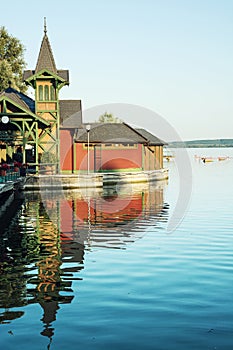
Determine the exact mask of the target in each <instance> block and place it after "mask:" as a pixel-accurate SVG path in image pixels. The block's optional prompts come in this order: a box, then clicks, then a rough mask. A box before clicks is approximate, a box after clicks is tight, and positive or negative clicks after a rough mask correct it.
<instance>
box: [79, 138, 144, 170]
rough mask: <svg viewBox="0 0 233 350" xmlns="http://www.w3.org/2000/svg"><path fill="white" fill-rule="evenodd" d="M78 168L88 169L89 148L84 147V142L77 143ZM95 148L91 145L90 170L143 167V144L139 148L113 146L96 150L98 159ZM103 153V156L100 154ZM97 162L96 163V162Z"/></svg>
mask: <svg viewBox="0 0 233 350" xmlns="http://www.w3.org/2000/svg"><path fill="white" fill-rule="evenodd" d="M75 146H76V155H77V156H76V157H77V158H76V169H77V170H87V149H85V148H84V147H83V144H81V143H77V144H76V145H75ZM94 153H95V152H94V149H93V148H91V147H90V150H89V157H90V163H89V164H90V170H92V171H93V170H94V169H95V167H96V170H97V171H98V169H99V168H100V166H101V168H100V169H103V170H117V169H138V168H139V169H140V168H141V167H142V145H138V146H137V148H125V149H124V148H120V147H119V149H117V147H116V148H112V149H105V148H102V149H101V150H99V149H97V150H96V159H95V155H94ZM100 154H101V158H99V159H98V156H99V155H100ZM95 162H96V164H94V163H95Z"/></svg>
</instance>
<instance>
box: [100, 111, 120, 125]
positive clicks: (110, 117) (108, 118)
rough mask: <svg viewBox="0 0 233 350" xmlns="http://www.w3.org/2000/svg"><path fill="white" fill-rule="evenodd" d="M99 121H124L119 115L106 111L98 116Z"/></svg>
mask: <svg viewBox="0 0 233 350" xmlns="http://www.w3.org/2000/svg"><path fill="white" fill-rule="evenodd" d="M97 122H98V123H122V120H121V119H119V118H118V117H115V116H114V115H113V114H111V113H107V112H105V113H104V114H102V115H100V116H99V118H98V121H97Z"/></svg>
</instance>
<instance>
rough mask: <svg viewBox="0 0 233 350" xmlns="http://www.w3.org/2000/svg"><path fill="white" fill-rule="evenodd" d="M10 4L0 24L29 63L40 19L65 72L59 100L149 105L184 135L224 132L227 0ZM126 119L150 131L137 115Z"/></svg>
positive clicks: (230, 72)
mask: <svg viewBox="0 0 233 350" xmlns="http://www.w3.org/2000/svg"><path fill="white" fill-rule="evenodd" d="M11 7H12V9H13V10H14V11H12V10H9V3H7V2H5V1H4V2H3V3H2V4H1V15H0V16H1V25H2V26H5V27H6V29H7V30H8V32H9V33H10V34H12V35H13V36H16V37H17V38H18V39H19V40H20V41H21V42H22V43H23V44H24V46H25V48H26V51H25V60H26V61H27V63H28V69H34V68H35V65H36V61H37V57H38V52H39V48H40V44H41V40H42V37H43V18H44V17H46V18H47V30H48V37H49V40H50V43H51V46H52V50H53V54H54V57H55V61H56V65H57V68H59V69H69V71H70V86H69V87H64V88H63V90H62V91H61V95H60V97H61V98H64V99H82V103H83V109H88V108H90V107H94V106H96V105H102V104H111V103H127V104H133V105H139V106H141V107H145V108H148V109H150V110H152V111H154V112H156V113H158V114H159V115H160V116H162V117H163V118H165V119H166V121H167V122H168V123H169V124H170V125H171V126H172V127H174V129H175V130H176V131H177V133H178V134H179V135H180V137H181V138H182V139H183V140H188V139H201V138H233V98H232V97H233V96H232V95H233V1H231V0H218V1H217V0H196V1H189V0H154V1H153V0H109V1H106V0H105V1H104V0H85V1H79V0H66V1H62V2H60V1H54V0H50V1H48V0H47V1H45V0H41V1H40V2H32V1H29V0H24V1H23V2H20V1H12V2H11ZM103 112H104V111H103ZM108 112H111V110H108ZM125 121H126V122H129V123H133V124H134V125H138V126H143V127H146V128H148V129H150V130H151V131H153V132H154V133H156V123H153V120H147V119H146V118H143V116H138V115H137V116H135V117H133V118H131V119H130V118H129V119H128V120H125Z"/></svg>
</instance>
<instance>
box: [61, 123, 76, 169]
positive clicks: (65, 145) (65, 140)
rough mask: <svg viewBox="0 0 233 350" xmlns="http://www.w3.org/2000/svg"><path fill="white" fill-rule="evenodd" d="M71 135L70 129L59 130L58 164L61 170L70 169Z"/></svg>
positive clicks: (71, 159)
mask: <svg viewBox="0 0 233 350" xmlns="http://www.w3.org/2000/svg"><path fill="white" fill-rule="evenodd" d="M72 163H73V136H72V131H71V130H62V129H61V130H60V166H61V170H63V171H64V170H66V171H68V170H69V171H72Z"/></svg>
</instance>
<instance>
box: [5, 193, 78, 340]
mask: <svg viewBox="0 0 233 350" xmlns="http://www.w3.org/2000/svg"><path fill="white" fill-rule="evenodd" d="M25 197H26V198H25V202H24V204H23V205H22V206H21V208H20V212H18V215H17V217H16V218H15V219H14V220H12V224H11V226H10V227H9V229H8V230H6V231H5V234H4V235H1V236H0V272H1V273H0V308H3V309H5V311H4V312H2V313H0V322H2V323H4V322H8V321H10V320H13V319H15V318H18V317H21V316H22V315H23V314H24V313H23V312H21V311H19V312H18V311H17V312H16V311H15V310H14V311H12V312H11V311H10V308H13V307H14V308H15V307H21V306H24V305H27V304H34V303H39V304H40V305H41V307H42V309H43V317H42V322H43V324H44V329H43V331H42V332H41V334H42V335H45V336H48V337H49V338H51V337H52V335H53V328H52V327H53V326H52V322H54V321H55V320H56V313H57V311H58V309H59V308H60V307H59V305H60V304H65V303H71V301H72V299H73V297H74V295H73V291H72V278H73V273H74V272H77V271H79V270H81V269H82V263H83V254H84V252H83V246H81V245H76V246H75V248H76V249H75V251H74V252H73V250H72V249H68V248H67V247H65V248H64V250H63V248H62V244H61V241H60V231H59V225H58V223H59V218H58V217H56V222H54V221H51V219H50V218H49V216H48V214H47V213H46V211H45V209H44V207H43V205H42V203H41V202H40V201H39V198H38V194H37V195H36V194H33V193H25ZM50 205H51V203H50ZM52 206H53V209H54V210H56V213H57V209H58V207H59V203H57V202H55V203H54V202H53V203H52ZM19 213H20V215H19ZM66 259H68V261H66ZM63 260H65V261H66V266H65V267H62V263H63ZM70 262H72V267H69V264H70ZM74 262H75V263H76V266H75V267H74V265H73V264H74ZM32 265H33V267H32ZM34 265H35V266H36V268H37V273H35V268H34ZM28 266H29V267H28ZM61 292H62V293H61Z"/></svg>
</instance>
